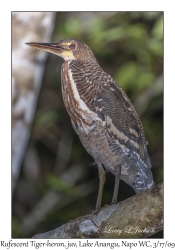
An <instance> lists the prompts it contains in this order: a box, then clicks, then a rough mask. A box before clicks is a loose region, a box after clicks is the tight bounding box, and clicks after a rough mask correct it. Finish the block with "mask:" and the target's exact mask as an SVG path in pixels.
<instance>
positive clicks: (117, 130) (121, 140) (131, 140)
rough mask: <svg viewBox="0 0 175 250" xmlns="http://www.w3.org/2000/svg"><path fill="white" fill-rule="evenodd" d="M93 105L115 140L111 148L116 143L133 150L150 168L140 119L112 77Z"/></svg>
mask: <svg viewBox="0 0 175 250" xmlns="http://www.w3.org/2000/svg"><path fill="white" fill-rule="evenodd" d="M95 107H96V112H97V114H98V116H99V117H100V118H101V119H102V120H103V121H106V126H107V130H108V133H109V135H110V136H111V138H112V139H113V141H115V142H116V143H114V145H113V150H114V151H115V147H116V145H121V147H123V148H125V150H126V151H130V152H135V153H136V154H137V155H138V157H140V159H141V160H142V161H143V162H144V163H145V164H146V166H147V167H148V168H151V161H150V158H149V155H148V152H147V142H146V139H145V135H144V131H143V127H142V124H141V121H140V119H139V117H138V115H137V113H136V111H135V109H134V107H133V105H132V103H131V101H130V100H129V98H128V97H127V95H126V94H125V92H124V91H123V90H122V89H121V87H119V86H118V85H117V84H116V82H115V81H114V80H113V79H112V78H110V81H108V82H107V83H104V84H103V87H102V89H101V91H100V92H99V95H98V98H97V99H96V101H95Z"/></svg>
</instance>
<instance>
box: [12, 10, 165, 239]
mask: <svg viewBox="0 0 175 250" xmlns="http://www.w3.org/2000/svg"><path fill="white" fill-rule="evenodd" d="M66 38H75V39H80V40H82V41H84V42H85V43H87V44H88V45H89V47H90V48H91V49H92V51H93V52H94V54H95V56H96V58H97V61H98V62H99V64H100V66H101V67H102V68H103V69H104V71H106V72H107V73H109V74H110V75H111V76H112V77H113V78H114V79H115V81H116V82H117V83H118V84H119V85H120V86H121V87H122V88H123V89H124V91H125V92H126V93H127V95H128V96H129V98H130V99H131V101H132V103H133V104H134V106H135V108H136V110H137V112H138V114H139V116H140V118H141V121H142V124H143V127H144V131H145V135H146V139H147V140H148V142H149V145H148V152H149V155H150V158H151V161H152V166H153V167H152V172H153V176H154V180H155V183H156V184H157V183H160V182H162V181H163V12H12V237H13V238H29V237H32V236H34V235H35V234H37V233H41V232H46V231H49V230H52V229H54V228H56V227H59V226H61V225H62V224H64V223H66V222H68V221H69V220H72V219H74V218H76V217H78V216H81V215H85V214H88V213H90V212H91V210H93V209H94V208H95V203H96V198H97V191H98V169H97V167H94V166H91V165H90V163H92V162H93V161H94V160H93V158H92V157H91V156H90V155H89V154H88V153H87V152H86V150H85V149H84V148H83V146H82V145H81V143H80V141H79V138H78V136H77V135H76V133H75V132H74V130H73V128H72V126H71V122H70V118H69V116H68V114H67V112H66V109H65V107H64V104H63V99H62V94H61V76H60V71H61V65H62V63H63V59H62V58H59V57H57V56H55V55H52V54H47V53H45V52H42V51H39V50H36V49H32V48H30V47H28V46H27V45H25V42H50V41H52V42H56V41H59V40H62V39H66ZM113 187H114V176H113V175H112V174H111V173H107V180H106V184H105V187H104V193H103V200H102V206H103V205H105V204H110V202H111V199H112V194H113ZM132 195H134V191H133V190H132V188H131V187H130V186H128V185H127V184H125V183H124V182H123V181H120V188H119V196H118V201H122V200H124V199H126V198H128V197H130V196H132ZM152 237H153V238H162V237H163V233H162V232H159V233H157V234H156V235H154V236H152Z"/></svg>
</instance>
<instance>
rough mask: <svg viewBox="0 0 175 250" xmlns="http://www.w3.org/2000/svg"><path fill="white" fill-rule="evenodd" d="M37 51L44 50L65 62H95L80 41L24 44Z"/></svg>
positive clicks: (88, 50)
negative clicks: (90, 60) (91, 60)
mask: <svg viewBox="0 0 175 250" xmlns="http://www.w3.org/2000/svg"><path fill="white" fill-rule="evenodd" d="M26 44H27V45H29V46H32V47H34V48H37V49H41V50H45V51H47V52H50V53H52V54H55V55H57V56H60V57H62V58H63V59H64V60H65V61H66V60H79V61H86V60H87V59H93V60H95V57H94V54H93V52H92V50H91V49H90V48H89V47H88V46H87V45H86V44H85V43H84V42H82V41H79V40H75V39H66V40H62V41H59V42H57V43H36V42H30V43H26Z"/></svg>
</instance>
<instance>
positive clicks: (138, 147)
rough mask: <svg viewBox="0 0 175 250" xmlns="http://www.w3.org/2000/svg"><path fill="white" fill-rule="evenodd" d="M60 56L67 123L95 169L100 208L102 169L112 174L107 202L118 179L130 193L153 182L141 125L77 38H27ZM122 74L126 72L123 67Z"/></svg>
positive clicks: (133, 111)
mask: <svg viewBox="0 0 175 250" xmlns="http://www.w3.org/2000/svg"><path fill="white" fill-rule="evenodd" d="M27 45H29V46H32V47H35V48H37V49H41V50H45V51H47V52H50V53H53V54H55V55H57V56H60V57H62V58H63V59H64V60H65V62H64V63H63V65H62V70H61V79H62V95H63V100H64V104H65V107H66V109H67V112H68V113H69V116H70V119H71V122H72V125H73V128H74V130H75V131H76V133H77V134H78V135H79V138H80V140H81V142H82V144H83V146H84V147H85V149H86V150H87V152H88V153H89V154H90V155H91V156H92V157H93V158H94V160H95V162H96V164H97V166H98V171H99V190H98V197H97V203H96V209H99V208H100V207H101V199H102V193H103V186H104V182H105V178H106V177H105V173H106V170H110V171H111V172H112V173H113V174H114V175H115V185H114V193H113V198H112V204H115V203H117V195H118V188H119V180H120V179H122V180H123V181H125V182H126V183H127V184H129V185H130V186H131V187H132V188H133V189H134V190H135V192H136V193H140V192H142V191H144V190H146V189H147V188H150V187H152V186H153V185H154V181H153V176H152V172H151V170H150V169H151V161H150V158H149V155H148V151H147V141H146V139H145V135H144V131H143V127H142V124H141V121H140V119H139V116H138V115H137V113H136V111H135V109H134V107H133V105H132V103H131V101H130V100H129V98H128V97H127V95H126V94H125V92H124V91H123V90H122V89H121V87H120V86H119V85H118V84H117V83H116V82H115V81H114V79H113V78H112V77H111V76H110V75H108V74H107V73H106V72H104V71H103V69H102V68H101V67H100V65H99V64H98V62H97V60H96V58H95V56H94V54H93V52H92V51H91V49H90V48H89V47H88V46H87V45H86V44H85V43H84V42H82V41H78V40H75V39H66V40H62V41H60V42H57V43H35V42H31V43H27ZM126 73H127V72H126Z"/></svg>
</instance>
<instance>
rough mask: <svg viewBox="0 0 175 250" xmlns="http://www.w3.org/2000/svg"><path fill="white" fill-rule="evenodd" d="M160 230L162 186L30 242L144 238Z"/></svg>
mask: <svg viewBox="0 0 175 250" xmlns="http://www.w3.org/2000/svg"><path fill="white" fill-rule="evenodd" d="M162 229H163V183H160V184H158V185H156V186H154V187H152V188H151V189H148V190H146V191H145V192H142V193H140V194H137V195H135V196H132V197H130V198H128V199H126V200H124V201H122V202H119V203H118V204H116V205H109V206H104V207H102V208H101V209H100V210H99V211H93V212H92V213H91V214H88V215H85V216H81V217H78V218H76V219H74V220H72V221H69V222H67V223H66V224H64V225H62V226H61V227H58V228H56V229H54V230H52V231H49V232H46V233H40V234H37V235H35V236H34V237H33V238H35V239H37V238H38V239H39V238H43V239H47V238H51V239H55V238H62V239H63V238H146V237H149V236H151V235H154V234H155V233H157V232H159V231H161V230H162Z"/></svg>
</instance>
